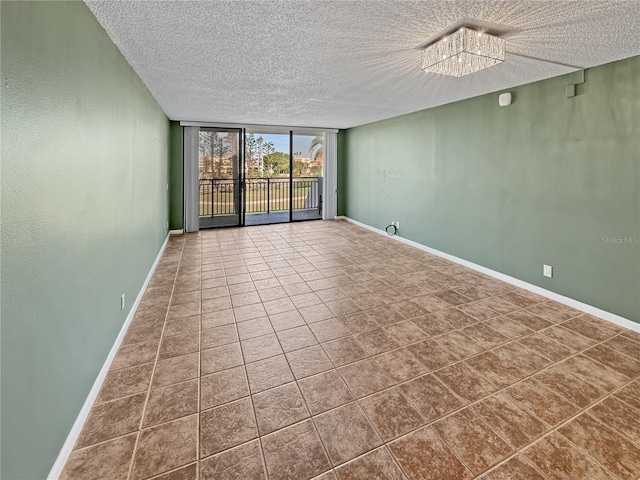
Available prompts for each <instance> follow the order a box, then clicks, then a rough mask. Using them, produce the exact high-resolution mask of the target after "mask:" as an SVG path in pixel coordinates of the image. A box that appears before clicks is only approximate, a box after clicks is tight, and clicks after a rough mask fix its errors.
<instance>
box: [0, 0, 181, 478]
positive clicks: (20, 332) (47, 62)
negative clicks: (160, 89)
mask: <svg viewBox="0 0 640 480" xmlns="http://www.w3.org/2000/svg"><path fill="white" fill-rule="evenodd" d="M1 8H2V25H1V27H2V38H1V40H2V52H1V54H2V55H1V56H2V60H1V62H2V64H1V67H2V95H1V97H2V100H1V101H2V104H1V107H2V118H1V128H2V151H1V153H2V171H1V173H2V199H1V200H2V255H1V257H2V265H1V281H2V293H1V302H2V303H1V308H2V332H1V333H2V344H1V348H2V358H1V361H2V471H1V475H0V476H1V477H2V478H3V479H7V480H16V479H28V480H36V479H42V478H45V477H46V475H47V473H48V472H49V470H50V468H51V466H52V464H53V462H54V460H55V458H56V456H57V455H58V453H59V451H60V448H61V446H62V444H63V442H64V440H65V438H66V436H67V434H68V433H69V430H70V428H71V426H72V424H73V422H74V420H75V418H76V416H77V415H78V412H79V410H80V408H81V406H82V404H83V402H84V400H85V399H86V397H87V394H88V392H89V390H90V388H91V386H92V384H93V382H94V380H95V379H96V376H97V374H98V372H99V370H100V368H101V367H102V364H103V363H104V361H105V359H106V357H107V354H108V352H109V350H110V348H111V346H112V345H113V342H114V340H115V338H116V336H117V334H118V332H119V330H120V328H121V327H122V324H123V322H124V320H125V318H126V316H127V313H128V311H129V308H130V306H131V304H132V303H133V301H134V299H135V298H136V296H137V294H138V292H139V290H140V287H141V286H142V284H143V282H144V280H145V277H146V275H147V274H148V272H149V269H150V268H151V266H152V264H153V261H154V259H155V257H156V255H157V253H158V250H159V249H160V247H161V245H162V243H163V240H164V238H165V236H166V233H167V230H166V227H165V224H166V222H167V221H168V210H167V209H168V198H167V187H166V184H167V182H168V178H167V176H168V168H169V163H168V156H169V121H168V119H167V117H166V116H165V115H164V113H163V112H162V110H161V109H160V107H159V106H158V105H157V103H156V102H155V100H154V99H153V97H152V96H151V95H150V93H149V92H148V90H147V89H146V87H145V86H144V84H143V83H142V81H141V80H140V79H139V78H138V77H137V75H136V74H135V73H134V71H133V70H132V69H131V67H130V66H129V65H128V64H127V62H126V61H125V59H124V58H123V57H122V55H121V54H120V52H119V51H118V49H117V48H116V47H115V45H114V44H113V43H112V42H111V40H110V39H109V37H108V36H107V34H106V33H105V32H104V31H103V29H102V28H101V27H100V25H99V24H98V22H97V21H96V20H95V18H94V17H93V15H92V14H91V12H90V11H89V9H88V8H87V7H86V5H85V4H84V3H82V2H2V7H1ZM122 293H125V294H126V299H127V306H126V309H125V311H120V295H121V294H122Z"/></svg>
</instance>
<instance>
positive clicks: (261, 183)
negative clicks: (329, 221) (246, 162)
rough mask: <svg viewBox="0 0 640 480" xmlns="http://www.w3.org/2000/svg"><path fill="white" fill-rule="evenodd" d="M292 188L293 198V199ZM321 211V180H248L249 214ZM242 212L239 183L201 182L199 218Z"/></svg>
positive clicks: (246, 203)
mask: <svg viewBox="0 0 640 480" xmlns="http://www.w3.org/2000/svg"><path fill="white" fill-rule="evenodd" d="M290 185H291V188H292V193H293V195H290V191H289V189H290ZM290 199H292V200H293V203H292V206H293V210H311V209H317V210H318V212H320V210H321V209H322V177H293V181H292V182H291V184H290V183H289V179H288V178H247V179H246V180H245V192H244V205H245V212H246V213H270V212H278V211H283V210H289V201H290ZM239 209H240V190H239V181H238V179H233V178H228V179H227V178H225V179H223V178H203V179H200V216H201V217H214V216H218V215H236V214H238V213H239Z"/></svg>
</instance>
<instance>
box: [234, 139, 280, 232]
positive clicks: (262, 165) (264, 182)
mask: <svg viewBox="0 0 640 480" xmlns="http://www.w3.org/2000/svg"><path fill="white" fill-rule="evenodd" d="M245 158H246V162H245V220H244V221H245V225H266V224H269V223H283V222H288V221H289V195H290V193H289V133H288V132H287V133H278V132H269V131H248V132H247V138H246V139H245Z"/></svg>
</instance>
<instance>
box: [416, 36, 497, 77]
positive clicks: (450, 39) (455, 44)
mask: <svg viewBox="0 0 640 480" xmlns="http://www.w3.org/2000/svg"><path fill="white" fill-rule="evenodd" d="M505 43H506V42H505V40H504V39H502V38H500V37H496V36H494V35H489V34H488V33H482V32H476V31H474V30H470V29H468V28H466V27H463V28H460V29H458V30H456V31H455V32H453V33H452V34H451V35H448V36H446V37H444V38H442V39H440V40H438V41H437V42H435V43H433V44H432V45H429V46H428V47H427V48H425V49H424V50H423V51H422V69H423V70H425V71H427V72H432V73H440V74H443V75H451V76H453V77H462V76H463V75H468V74H470V73H473V72H477V71H478V70H482V69H483V68H487V67H490V66H492V65H495V64H497V63H501V62H504V47H505Z"/></svg>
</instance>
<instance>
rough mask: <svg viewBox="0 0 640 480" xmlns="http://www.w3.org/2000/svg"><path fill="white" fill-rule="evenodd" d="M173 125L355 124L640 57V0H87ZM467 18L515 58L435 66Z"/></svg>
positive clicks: (315, 125)
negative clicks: (455, 71) (454, 72)
mask: <svg viewBox="0 0 640 480" xmlns="http://www.w3.org/2000/svg"><path fill="white" fill-rule="evenodd" d="M86 3H87V4H88V6H89V8H90V9H91V11H92V12H93V13H94V14H95V16H96V18H97V19H98V21H99V22H100V23H101V24H102V26H103V27H104V28H105V30H106V31H107V33H108V34H109V36H110V37H111V38H112V39H113V41H114V42H115V44H116V45H117V46H118V48H119V49H120V51H121V52H122V53H123V54H124V56H125V57H126V59H127V60H128V61H129V63H130V64H131V66H132V67H133V68H134V69H135V71H136V72H137V73H138V75H139V76H140V77H141V78H142V80H143V81H144V83H145V84H146V85H147V87H148V88H149V90H150V91H151V93H152V94H153V96H154V97H155V98H156V100H157V101H158V102H159V104H160V105H161V106H162V108H163V109H164V111H165V112H166V114H167V115H168V116H169V118H171V119H172V120H189V121H210V122H229V123H240V124H268V125H288V126H308V127H331V128H347V127H352V126H356V125H362V124H365V123H369V122H373V121H376V120H381V119H384V118H389V117H393V116H396V115H400V114H403V113H408V112H413V111H416V110H421V109H424V108H428V107H433V106H437V105H442V104H445V103H449V102H454V101H457V100H461V99H464V98H469V97H473V96H477V95H481V94H485V93H489V92H494V91H498V90H504V89H507V88H510V87H513V86H516V85H522V84H525V83H530V82H533V81H536V80H540V79H544V78H549V77H553V76H556V75H561V74H564V73H568V72H571V71H573V70H574V69H572V68H569V67H567V66H562V65H556V64H553V63H548V62H544V61H540V60H535V58H538V59H544V60H548V61H553V62H559V63H562V64H566V65H574V66H578V67H592V66H595V65H601V64H604V63H608V62H612V61H614V60H619V59H623V58H628V57H632V56H635V55H639V54H640V33H639V32H640V0H627V1H616V0H608V1H590V0H578V1H564V0H551V1H531V0H530V1H508V0H500V1H498V0H493V1H484V0H447V1H444V0H425V1H411V2H409V1H398V0H395V1H394V0H357V1H348V0H329V1H324V0H281V1H274V0H271V1H266V0H263V1H230V0H227V1H222V0H209V1H196V2H194V1H162V2H159V1H131V0H130V1H122V0H116V1H102V0H86ZM465 19H467V20H468V19H471V21H474V22H476V23H480V24H488V25H490V26H491V25H493V26H494V27H497V28H498V29H499V30H501V31H503V32H506V33H505V35H504V36H505V37H506V38H507V56H506V61H505V62H504V63H502V64H499V65H497V66H494V67H491V68H488V69H486V70H483V71H480V72H477V73H475V74H471V75H469V76H466V77H462V78H453V77H444V76H440V75H437V74H431V73H425V72H423V71H422V70H421V69H420V60H421V55H420V50H419V49H418V47H419V46H421V45H424V44H425V42H426V41H428V40H430V39H433V38H435V37H436V36H437V35H441V34H442V33H443V32H446V31H448V30H449V29H450V27H452V26H454V25H456V24H459V23H460V22H461V21H464V20H465Z"/></svg>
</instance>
